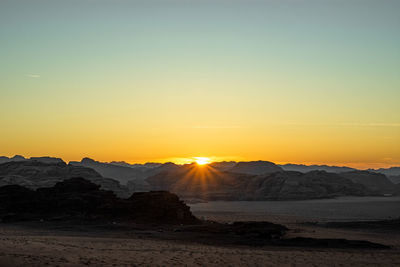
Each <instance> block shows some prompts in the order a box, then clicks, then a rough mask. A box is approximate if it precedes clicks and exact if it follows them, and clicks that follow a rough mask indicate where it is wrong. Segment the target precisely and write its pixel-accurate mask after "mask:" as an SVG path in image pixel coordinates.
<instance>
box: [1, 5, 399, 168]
mask: <svg viewBox="0 0 400 267" xmlns="http://www.w3.org/2000/svg"><path fill="white" fill-rule="evenodd" d="M399 14H400V1H396V0H394V1H386V0H379V1H378V0H376V1H370V0H343V1H341V0H330V1H329V0H318V1H317V0H315V1H314V0H291V1H289V0H269V1H268V0H266V1H248V0H246V1H244V0H243V1H234V0H232V1H229V0H215V1H207V0H205V1H204V0H202V1H200V0H186V1H184V0H182V1H178V0H176V1H169V0H163V1H152V0H146V1H145V0H143V1H123V0H113V1H111V0H68V1H61V0H48V1H41V0H35V1H33V0H24V1H19V0H1V1H0V125H1V126H0V127H1V128H0V130H1V131H0V137H1V138H0V155H6V156H12V155H14V154H22V155H25V156H41V155H51V156H58V157H62V158H63V159H64V160H79V159H80V158H82V157H84V156H88V157H92V158H95V159H97V160H101V161H111V160H125V161H127V162H145V161H166V160H175V161H180V160H182V158H189V157H199V156H206V157H213V159H215V160H230V159H234V160H258V159H264V160H270V161H274V162H278V163H284V162H294V163H323V164H340V165H350V166H355V167H362V168H367V167H380V166H391V165H400V15H399Z"/></svg>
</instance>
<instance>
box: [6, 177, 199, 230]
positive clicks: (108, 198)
mask: <svg viewBox="0 0 400 267" xmlns="http://www.w3.org/2000/svg"><path fill="white" fill-rule="evenodd" d="M99 188H100V186H99V185H96V184H94V183H92V182H90V181H88V180H85V179H83V178H72V179H68V180H65V181H63V182H59V183H57V184H56V185H55V186H54V187H50V188H39V189H37V190H36V191H34V190H30V189H27V188H25V187H22V186H18V185H8V186H3V187H0V217H1V219H2V220H3V221H20V220H39V219H44V220H60V219H64V220H65V219H68V220H119V221H128V222H135V223H156V224H196V223H199V221H198V220H197V219H196V218H195V217H194V216H193V215H192V213H191V212H190V208H189V207H188V206H186V205H185V204H184V203H183V202H182V201H180V200H179V198H178V197H177V196H176V195H174V194H171V193H169V192H164V191H162V192H146V193H135V194H133V195H132V196H131V197H130V198H128V199H121V198H118V197H117V196H116V195H115V194H114V193H113V192H111V191H105V190H101V189H99Z"/></svg>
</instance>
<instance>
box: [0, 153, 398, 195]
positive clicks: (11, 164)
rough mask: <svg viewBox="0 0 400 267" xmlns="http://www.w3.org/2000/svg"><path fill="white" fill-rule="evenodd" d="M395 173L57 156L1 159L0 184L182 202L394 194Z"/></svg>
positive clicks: (254, 163) (256, 163) (251, 163)
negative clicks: (62, 184)
mask: <svg viewBox="0 0 400 267" xmlns="http://www.w3.org/2000/svg"><path fill="white" fill-rule="evenodd" d="M1 163H3V164H1ZM399 169H400V168H399V167H393V168H388V169H378V170H368V171H361V170H356V169H353V168H349V167H337V166H326V165H309V166H307V165H296V164H285V165H276V164H274V163H272V162H268V161H249V162H234V161H229V162H214V163H211V164H209V165H208V166H203V167H198V166H197V165H196V164H186V165H177V164H174V163H146V164H128V163H126V162H109V163H106V162H99V161H95V160H93V159H90V158H83V159H82V160H81V161H71V162H70V163H69V164H66V163H65V162H64V161H63V160H62V159H59V158H52V157H32V158H30V159H26V158H24V157H22V156H14V157H12V158H7V157H0V186H1V185H6V184H19V185H22V186H27V187H29V188H32V189H35V188H38V187H46V186H53V185H54V184H55V183H56V182H59V181H61V180H65V179H67V178H73V177H82V178H86V179H89V180H91V181H93V182H95V183H97V184H100V185H101V186H102V188H104V189H108V190H112V191H114V192H116V193H117V194H119V195H124V194H125V195H127V194H131V193H132V192H141V191H150V190H171V191H172V192H174V193H176V194H178V195H179V196H181V197H184V198H201V199H249V200H255V199H309V198H329V197H334V196H342V195H355V196H365V195H384V194H398V193H400V184H399V185H395V184H394V182H396V177H397V176H396V175H398V174H399V173H400V170H399ZM201 170H202V171H201ZM386 175H388V177H387V176H386ZM388 178H389V179H388Z"/></svg>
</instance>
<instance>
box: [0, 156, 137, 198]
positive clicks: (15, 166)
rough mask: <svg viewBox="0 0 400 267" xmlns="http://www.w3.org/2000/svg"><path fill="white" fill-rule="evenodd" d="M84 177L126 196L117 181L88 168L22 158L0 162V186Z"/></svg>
mask: <svg viewBox="0 0 400 267" xmlns="http://www.w3.org/2000/svg"><path fill="white" fill-rule="evenodd" d="M72 177H85V179H88V180H90V181H91V182H93V183H95V184H98V185H100V186H101V187H102V188H103V189H106V190H111V191H113V192H115V193H116V194H117V195H119V196H125V197H126V196H128V194H129V193H128V189H127V188H126V187H123V186H121V185H120V184H119V183H118V181H115V180H113V179H109V178H104V177H102V176H101V175H100V174H99V173H97V172H96V171H94V170H93V169H90V168H85V167H80V166H71V165H67V164H65V163H63V162H62V163H44V162H41V161H34V160H24V161H12V162H7V163H3V164H0V186H3V185H11V184H16V185H21V186H24V187H27V188H30V189H37V188H40V187H51V186H54V185H55V184H56V183H57V182H60V181H63V180H66V179H69V178H72Z"/></svg>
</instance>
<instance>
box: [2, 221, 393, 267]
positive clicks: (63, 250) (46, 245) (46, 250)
mask: <svg viewBox="0 0 400 267" xmlns="http://www.w3.org/2000/svg"><path fill="white" fill-rule="evenodd" d="M208 216H211V214H208ZM229 216H231V217H232V214H230V215H229ZM233 217H235V216H233ZM233 217H232V218H233ZM239 217H240V216H239ZM247 219H256V218H247ZM263 219H265V218H263ZM270 219H271V220H273V221H275V222H282V221H285V222H286V225H288V226H289V227H290V228H291V229H294V231H292V232H291V233H289V236H290V235H296V236H299V235H300V236H310V237H326V238H347V239H362V240H369V241H372V242H378V243H382V244H386V245H390V246H392V249H390V250H356V249H348V250H344V249H309V248H282V247H263V248H254V247H238V246H232V247H221V246H212V245H204V244H199V243H196V242H195V240H194V241H193V242H187V241H174V240H160V239H157V238H145V235H144V236H143V237H141V236H138V235H129V233H125V232H110V231H85V230H84V229H80V230H79V231H73V230H68V231H64V230H63V231H61V230H57V229H55V228H52V229H46V228H45V227H44V228H43V227H42V228H32V226H30V227H26V226H24V225H10V224H0V266H87V265H90V266H219V267H221V266H400V238H399V237H400V236H399V235H398V234H393V233H384V232H381V233H376V232H375V233H369V232H366V231H354V230H351V231H350V230H342V229H327V228H321V227H315V226H304V225H302V224H298V223H296V221H297V219H294V218H291V219H290V218H289V219H288V218H279V217H274V218H270Z"/></svg>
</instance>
